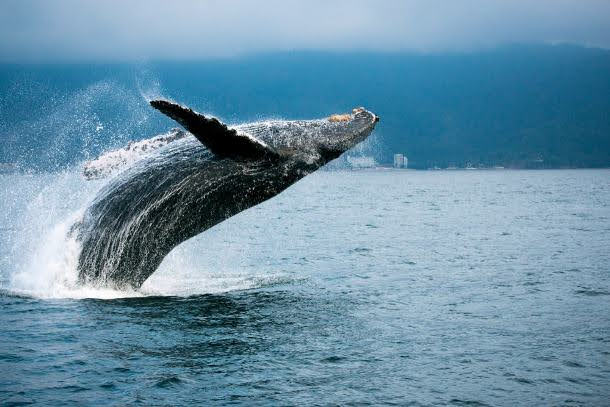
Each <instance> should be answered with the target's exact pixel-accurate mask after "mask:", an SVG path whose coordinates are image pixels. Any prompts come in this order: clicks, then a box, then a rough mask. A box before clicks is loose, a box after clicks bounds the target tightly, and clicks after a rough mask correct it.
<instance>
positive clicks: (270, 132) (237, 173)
mask: <svg viewBox="0 0 610 407" xmlns="http://www.w3.org/2000/svg"><path fill="white" fill-rule="evenodd" d="M150 104H151V105H152V106H153V107H154V108H155V109H157V110H159V111H160V112H162V113H164V114H166V115H167V116H169V117H170V118H172V119H174V120H175V121H177V122H178V123H179V124H180V125H181V126H182V127H183V128H184V129H185V130H186V131H183V130H178V129H174V130H172V131H170V132H169V133H168V134H166V135H162V136H157V137H155V138H153V139H150V140H148V141H144V142H140V143H133V144H130V145H129V146H128V147H126V148H125V149H123V150H117V151H115V152H112V153H107V154H105V155H104V156H102V157H100V158H99V159H98V160H96V161H93V162H90V163H88V164H87V165H86V166H85V169H84V174H85V177H87V178H95V177H101V176H110V175H111V174H113V173H114V178H113V179H111V180H110V181H109V182H108V183H107V184H106V185H105V186H104V187H103V188H102V189H101V190H100V192H99V193H98V195H97V197H96V198H95V199H94V200H93V202H92V203H91V205H90V206H89V207H88V208H87V209H86V211H85V213H84V215H83V217H82V219H81V220H79V221H78V222H77V223H76V224H75V225H74V226H73V228H72V234H73V236H74V237H75V238H76V239H77V241H79V243H80V246H81V251H80V255H79V259H78V266H77V267H78V274H79V282H80V283H82V284H89V285H97V286H107V287H114V288H129V287H130V288H134V289H137V288H139V287H140V286H141V285H142V284H143V283H144V281H145V280H146V279H147V278H148V277H149V276H150V275H151V274H152V273H153V272H154V271H155V270H156V269H157V267H158V266H159V265H160V264H161V261H162V260H163V258H164V257H165V256H166V255H167V254H168V253H169V252H170V251H171V250H172V249H173V248H174V247H176V246H177V245H178V244H180V243H181V242H183V241H185V240H187V239H189V238H191V237H193V236H196V235H197V234H199V233H201V232H203V231H204V230H206V229H208V228H211V227H212V226H214V225H216V224H218V223H220V222H222V221H223V220H225V219H227V218H229V217H231V216H233V215H235V214H237V213H239V212H241V211H243V210H245V209H248V208H250V207H252V206H254V205H257V204H259V203H261V202H263V201H265V200H267V199H269V198H272V197H274V196H276V195H277V194H279V193H280V192H282V191H283V190H284V189H286V188H288V187H289V186H290V185H292V184H294V183H295V182H296V181H298V180H299V179H301V178H303V177H304V176H306V175H307V174H310V173H311V172H313V171H315V170H317V169H318V168H320V167H321V166H323V165H324V164H326V163H328V162H329V161H331V160H333V159H335V158H337V157H339V156H340V155H341V154H342V153H343V152H345V151H346V150H348V149H350V148H351V147H353V146H354V145H356V144H357V143H359V142H361V141H362V140H364V139H365V138H366V137H368V135H369V134H370V133H371V131H372V130H373V128H374V127H375V123H376V122H377V121H378V120H379V118H378V117H377V116H376V115H375V114H373V113H371V112H369V111H368V110H365V109H364V108H356V109H354V110H353V111H352V113H350V114H344V115H333V116H330V117H329V118H326V119H319V120H298V121H265V122H260V123H253V124H245V125H239V126H233V127H229V126H227V125H225V124H223V123H221V122H220V121H219V120H217V119H215V118H212V117H206V116H204V115H202V114H200V113H197V112H195V111H193V110H191V109H189V108H187V107H183V106H181V105H178V104H176V103H172V102H169V101H165V100H153V101H151V102H150ZM134 156H137V157H139V159H137V160H136V159H133V157H134ZM125 157H131V158H129V159H128V158H125ZM121 167H122V168H121ZM117 169H119V171H115V170H117ZM116 172H118V174H116Z"/></svg>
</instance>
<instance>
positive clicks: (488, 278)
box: [0, 168, 610, 406]
mask: <svg viewBox="0 0 610 407" xmlns="http://www.w3.org/2000/svg"><path fill="white" fill-rule="evenodd" d="M79 172H80V170H79V169H78V168H76V169H74V170H71V171H66V172H63V173H55V174H5V175H0V304H1V306H0V327H1V328H0V404H1V405H3V406H10V405H26V404H30V403H31V404H37V405H57V406H63V405H160V406H164V405H168V406H173V405H193V404H199V405H228V404H236V405H399V406H405V405H414V406H419V405H443V406H444V405H456V406H463V405H472V406H483V405H493V406H514V405H593V406H595V405H598V406H602V405H608V404H609V403H610V243H609V242H610V170H552V171H551V170H550V171H534V170H532V171H511V170H486V171H484V170H475V171H466V170H462V171H410V170H362V171H321V172H317V173H315V174H313V175H311V176H309V177H307V178H305V179H304V180H302V181H301V182H299V183H297V184H295V185H294V186H292V187H291V188H289V189H288V190H287V191H286V192H285V193H282V194H281V195H279V196H277V197H276V198H274V199H272V200H270V201H267V202H265V203H264V204H262V205H260V206H257V207H254V208H251V209H249V210H247V211H245V212H242V213H241V214H239V215H237V216H235V217H233V218H231V219H229V220H227V221H226V222H224V223H221V224H220V225H218V226H216V227H214V228H213V229H211V230H209V231H207V232H205V233H203V234H202V235H200V236H198V237H197V238H195V239H192V240H190V241H188V242H186V243H184V244H183V245H181V246H179V247H178V248H177V249H176V250H174V251H173V252H172V253H171V254H170V255H169V256H168V257H167V258H166V259H165V261H164V262H163V264H162V266H161V268H160V269H159V270H158V271H157V273H155V274H154V275H153V276H152V277H151V278H150V279H149V281H147V282H146V283H145V285H144V286H143V287H142V289H141V290H140V291H137V292H120V291H112V290H100V289H93V288H83V287H78V286H77V285H76V284H75V280H76V272H75V261H76V258H77V255H78V247H76V245H75V244H74V242H71V241H70V240H69V239H66V232H67V230H68V229H69V227H70V225H71V222H72V220H73V219H74V217H75V216H78V214H79V213H80V212H82V210H83V208H84V207H85V206H86V204H87V202H88V201H90V200H91V199H92V197H93V196H94V195H95V192H96V190H97V189H99V187H100V184H99V183H96V182H89V183H86V182H85V181H83V180H82V178H81V176H80V174H79Z"/></svg>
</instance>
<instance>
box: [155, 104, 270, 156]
mask: <svg viewBox="0 0 610 407" xmlns="http://www.w3.org/2000/svg"><path fill="white" fill-rule="evenodd" d="M149 103H150V105H151V106H152V107H154V108H155V109H157V110H158V111H160V112H161V113H163V114H165V115H166V116H168V117H170V118H171V119H173V120H175V121H177V122H178V123H180V124H181V125H182V126H183V127H184V128H185V129H186V130H188V131H189V132H191V133H192V134H193V135H194V136H195V137H196V138H197V139H198V140H199V141H200V142H201V143H202V144H203V145H205V146H206V147H207V148H208V149H210V151H212V153H214V154H215V155H217V156H219V157H227V158H233V159H242V160H243V159H253V160H257V159H275V158H277V157H278V153H277V152H276V151H275V150H273V149H272V148H271V147H269V146H267V145H266V144H264V143H262V142H261V141H259V140H257V139H255V138H253V137H249V136H248V135H246V134H240V133H238V132H237V131H236V130H235V129H230V128H229V127H227V125H226V124H224V123H222V122H221V121H219V120H218V119H216V118H214V117H206V116H204V115H203V114H201V113H198V112H195V111H194V110H192V109H189V108H188V107H185V106H181V105H179V104H177V103H173V102H170V101H167V100H163V99H157V100H151V101H150V102H149Z"/></svg>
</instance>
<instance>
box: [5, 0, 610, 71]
mask: <svg viewBox="0 0 610 407" xmlns="http://www.w3.org/2000/svg"><path fill="white" fill-rule="evenodd" d="M0 7H1V9H2V10H1V12H0V60H3V61H11V60H16V61H21V60H56V59H57V60H65V59H68V60H88V59H114V60H124V59H127V60H133V59H146V58H171V59H181V58H189V59H192V58H204V57H216V56H231V55H236V54H241V53H252V52H258V51H276V50H293V49H321V50H380V51H400V50H413V51H423V52H436V51H446V50H468V49H475V48H481V47H490V46H495V45H498V44H503V43H522V42H536V43H540V42H544V43H548V42H568V43H576V44H582V45H586V46H596V47H602V48H610V23H609V20H610V1H606V0H461V1H460V0H445V1H440V0H428V1H362V0H351V1H346V0H335V1H321V0H310V1H290V0H267V1H262V0H259V1H245V0H244V1H230V0H227V1H213V0H208V1H195V0H174V1H162V0H146V1H145V0H127V1H117V0H114V1H113V0H106V1H101V0H100V1H83V0H56V1H43V0H3V1H2V3H1V5H0Z"/></svg>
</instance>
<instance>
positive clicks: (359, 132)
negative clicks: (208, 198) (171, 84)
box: [150, 100, 379, 172]
mask: <svg viewBox="0 0 610 407" xmlns="http://www.w3.org/2000/svg"><path fill="white" fill-rule="evenodd" d="M150 104H151V106H153V107H154V108H155V109H157V110H159V111H161V112H162V113H164V114H166V115H167V116H169V117H170V118H172V119H174V120H176V121H177V122H178V123H180V124H181V125H182V126H183V127H184V128H185V129H186V130H188V131H189V132H191V133H192V134H193V135H194V136H195V137H196V138H197V139H198V140H199V141H200V142H201V143H202V144H204V145H205V146H206V147H207V148H208V149H209V150H210V151H212V152H213V153H214V154H215V155H216V156H217V157H219V158H232V159H235V160H238V161H241V162H253V161H254V162H257V161H260V160H263V161H269V162H275V163H281V162H284V163H286V162H290V163H293V164H295V163H296V164H298V165H297V166H295V168H296V167H299V166H300V167H301V168H302V169H306V171H309V172H310V171H312V170H315V169H317V168H319V167H321V166H322V165H324V164H326V163H327V162H329V161H331V160H334V159H335V158H337V157H339V156H340V155H341V154H343V153H344V152H345V151H347V150H349V149H350V148H352V147H354V146H355V145H356V144H358V143H360V142H361V141H363V140H364V139H366V138H367V137H368V136H369V135H370V134H371V132H372V131H373V129H374V128H375V124H376V123H377V122H378V121H379V117H378V116H377V115H375V114H374V113H372V112H370V111H368V110H366V109H365V108H363V107H358V108H355V109H353V110H352V111H351V112H350V113H346V114H333V115H331V116H329V117H326V118H324V119H318V120H293V121H284V120H268V121H263V122H259V123H250V124H244V125H238V126H232V127H228V126H227V125H225V124H224V123H222V122H220V121H218V120H217V119H215V118H213V117H205V116H204V115H202V114H201V113H197V112H195V111H193V110H191V109H189V108H187V107H184V106H181V105H179V104H176V103H174V102H170V101H167V100H153V101H151V102H150Z"/></svg>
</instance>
